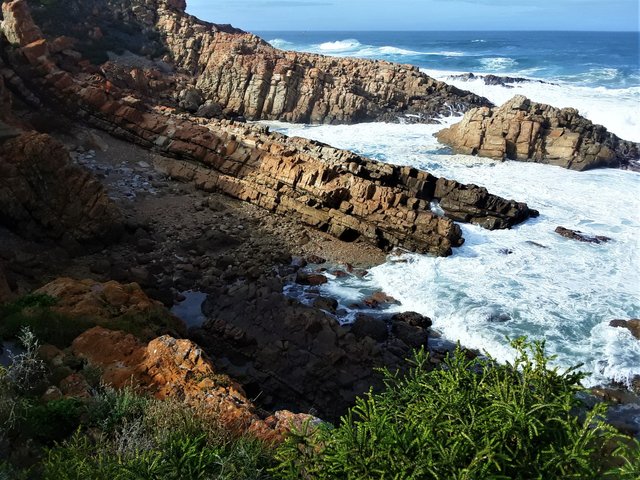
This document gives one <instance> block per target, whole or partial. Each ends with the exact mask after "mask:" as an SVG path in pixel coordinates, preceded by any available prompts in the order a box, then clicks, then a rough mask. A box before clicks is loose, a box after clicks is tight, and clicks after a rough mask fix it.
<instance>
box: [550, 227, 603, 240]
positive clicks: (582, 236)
mask: <svg viewBox="0 0 640 480" xmlns="http://www.w3.org/2000/svg"><path fill="white" fill-rule="evenodd" d="M555 232H556V233H557V234H558V235H561V236H563V237H565V238H569V239H571V240H577V241H579V242H585V243H607V242H610V241H611V239H610V238H609V237H605V236H603V235H587V234H586V233H582V232H581V231H579V230H571V229H570V228H565V227H557V228H556V229H555Z"/></svg>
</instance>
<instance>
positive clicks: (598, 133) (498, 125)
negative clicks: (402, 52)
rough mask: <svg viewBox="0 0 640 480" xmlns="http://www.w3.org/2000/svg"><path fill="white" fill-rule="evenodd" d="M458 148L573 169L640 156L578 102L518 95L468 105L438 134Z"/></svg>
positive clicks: (633, 146)
mask: <svg viewBox="0 0 640 480" xmlns="http://www.w3.org/2000/svg"><path fill="white" fill-rule="evenodd" d="M436 136H437V138H438V140H439V141H441V142H442V143H445V144H447V145H450V146H452V147H453V150H454V151H455V152H456V153H462V154H465V155H478V156H481V157H489V158H495V159H499V160H504V159H510V160H521V161H528V162H537V163H547V164H551V165H559V166H562V167H565V168H570V169H572V170H587V169H590V168H596V167H617V166H621V165H624V164H626V163H627V162H629V161H630V160H635V159H637V158H638V157H640V146H639V145H638V144H637V143H634V142H628V141H625V140H621V139H619V138H618V137H617V136H616V135H614V134H612V133H610V132H608V131H607V129H606V128H604V127H603V126H602V125H594V124H593V123H591V122H590V121H589V120H587V119H586V118H584V117H581V116H580V115H579V113H578V111H577V110H576V109H574V108H563V109H559V108H555V107H551V106H549V105H545V104H542V103H535V102H532V101H530V100H529V99H527V98H526V97H524V96H522V95H516V96H515V97H513V98H512V99H511V100H509V101H508V102H506V103H505V104H504V105H502V106H501V107H499V108H488V107H482V108H477V109H473V110H470V111H468V112H467V113H466V114H465V115H464V117H463V119H462V120H461V121H460V122H459V123H457V124H455V125H453V126H451V127H449V128H446V129H444V130H441V131H440V132H438V133H437V134H436Z"/></svg>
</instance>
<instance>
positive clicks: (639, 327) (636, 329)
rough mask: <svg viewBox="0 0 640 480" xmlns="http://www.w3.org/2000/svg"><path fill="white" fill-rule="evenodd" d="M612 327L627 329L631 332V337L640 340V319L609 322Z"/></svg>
mask: <svg viewBox="0 0 640 480" xmlns="http://www.w3.org/2000/svg"><path fill="white" fill-rule="evenodd" d="M609 325H610V326H611V327H617V328H626V329H627V330H629V331H630V332H631V335H633V336H634V337H636V338H637V339H638V340H640V319H637V318H633V319H631V320H620V319H617V320H611V321H610V322H609Z"/></svg>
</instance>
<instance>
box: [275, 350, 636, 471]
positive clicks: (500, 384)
mask: <svg viewBox="0 0 640 480" xmlns="http://www.w3.org/2000/svg"><path fill="white" fill-rule="evenodd" d="M513 347H514V348H515V349H516V351H517V358H516V360H515V362H514V363H513V364H505V365H500V364H497V363H496V362H494V361H491V360H489V361H486V360H481V359H472V360H469V359H467V357H466V356H465V354H464V352H463V351H462V350H461V349H458V350H457V351H456V352H455V353H453V354H451V355H449V357H448V358H447V359H446V361H445V362H444V365H443V367H442V368H439V369H436V370H431V371H430V369H429V368H427V366H428V356H427V354H425V353H424V351H419V352H417V353H416V354H415V356H414V359H413V366H412V368H411V369H410V371H409V373H408V374H406V375H405V376H399V375H398V374H394V373H391V372H389V371H384V375H385V385H386V388H385V389H384V391H382V392H381V393H372V392H370V393H369V394H367V395H366V396H365V397H363V398H360V399H358V400H357V403H356V405H355V406H354V407H353V408H352V409H351V410H350V411H349V413H348V414H347V415H346V416H345V417H343V418H342V420H341V423H340V425H339V426H338V427H336V428H333V427H331V426H327V425H324V426H322V427H320V428H314V429H310V428H307V429H303V430H302V431H300V432H296V433H294V434H292V435H291V436H290V437H289V438H288V439H287V441H286V442H285V443H284V445H282V446H281V447H280V448H279V450H278V452H277V459H278V462H279V465H278V467H277V468H276V469H275V470H274V472H275V473H276V474H277V475H278V476H280V477H281V478H287V479H294V478H308V479H337V478H340V479H364V478H368V479H369V478H370V479H375V478H379V479H382V478H394V479H430V478H432V479H460V480H462V479H485V478H491V479H530V478H539V479H552V478H580V479H602V478H612V479H621V478H629V479H637V478H640V476H639V475H638V474H640V463H639V462H640V460H639V458H640V457H639V456H638V454H639V453H640V449H639V445H638V442H632V441H630V440H629V439H628V438H624V437H622V436H620V435H619V434H617V432H616V431H615V430H614V429H613V428H612V427H611V426H609V425H607V424H605V423H604V422H603V420H602V418H603V415H604V413H605V410H606V407H605V406H604V405H602V404H601V405H598V406H596V407H595V408H593V409H592V410H590V411H589V410H588V409H587V408H586V406H585V405H583V404H582V403H581V402H580V400H578V397H577V396H576V394H577V393H578V392H579V391H581V390H582V387H581V385H580V381H581V380H582V379H583V378H584V374H582V373H580V372H578V371H577V369H576V368H573V369H569V370H567V371H565V372H560V371H559V370H558V369H557V368H550V366H549V361H550V360H551V358H550V357H548V356H546V355H545V351H544V343H534V344H528V343H526V342H525V341H524V340H522V339H519V340H516V341H515V342H513Z"/></svg>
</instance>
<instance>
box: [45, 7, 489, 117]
mask: <svg viewBox="0 0 640 480" xmlns="http://www.w3.org/2000/svg"><path fill="white" fill-rule="evenodd" d="M62 3H64V6H62ZM77 3H79V2H77V1H75V2H73V1H66V2H59V8H61V9H62V8H63V9H64V11H67V12H70V11H73V10H74V9H76V10H77V11H78V14H79V15H78V18H81V19H82V22H80V23H77V22H76V23H74V22H70V21H69V19H67V20H65V17H64V15H60V18H59V19H58V18H57V17H56V20H55V21H54V20H52V21H51V25H50V26H49V25H48V26H47V29H46V30H48V31H50V32H51V33H52V34H53V35H74V36H77V37H81V38H84V39H85V40H86V41H87V42H89V43H92V44H97V43H105V39H107V38H108V37H109V36H111V38H112V39H113V40H112V41H111V42H112V43H113V44H114V45H119V43H118V36H117V35H115V34H114V33H113V32H112V31H110V30H113V26H112V25H110V23H109V22H110V21H112V19H113V16H114V15H116V18H117V20H118V21H119V22H123V23H125V24H127V25H129V26H131V27H132V28H135V29H136V30H138V31H141V32H144V31H145V30H146V31H156V32H158V33H159V34H160V36H161V37H162V43H163V46H164V47H165V48H166V50H167V52H166V53H167V58H168V59H170V61H171V62H172V63H174V64H175V66H176V67H177V68H178V70H179V71H180V72H184V73H186V74H188V76H189V77H190V78H191V79H192V81H190V84H191V87H195V88H196V89H197V90H198V91H199V93H200V94H201V101H200V102H201V103H203V104H204V103H205V101H208V102H209V105H214V106H219V107H220V109H221V110H224V111H226V112H227V113H228V114H233V115H241V116H244V117H245V118H247V119H252V120H258V119H272V120H283V121H289V122H312V123H351V122H357V121H371V120H387V121H394V120H397V117H398V116H404V117H405V118H406V119H408V120H417V121H431V120H432V119H434V117H437V116H440V115H450V114H451V113H452V112H462V111H465V110H467V109H468V108H469V107H470V106H481V105H490V102H489V101H488V100H486V99H484V98H482V97H479V96H477V95H474V94H472V93H470V92H466V91H462V90H459V89H457V88H455V87H452V86H450V85H447V84H445V83H443V82H439V81H437V80H434V79H433V78H430V77H428V76H427V75H425V74H423V73H421V72H420V71H419V69H418V68H416V67H412V66H409V65H397V64H392V63H388V62H383V61H371V60H358V59H340V58H332V57H325V56H321V55H313V54H307V53H296V52H285V51H281V50H278V49H275V48H273V47H272V46H270V45H269V44H267V43H266V42H265V41H263V40H262V39H260V38H258V37H257V36H255V35H252V34H249V33H246V32H242V31H240V30H237V29H233V28H230V27H229V26H222V25H214V24H210V23H207V22H202V21H200V20H198V19H196V18H194V17H192V16H189V15H187V14H185V13H184V8H183V4H184V3H185V2H182V1H180V2H176V1H167V0H134V1H130V0H103V1H97V0H82V2H81V3H82V4H84V5H82V6H79V5H76V4H77ZM105 3H107V4H108V5H109V8H105ZM47 8H48V9H49V10H52V9H53V8H54V7H52V6H48V7H47ZM80 13H82V16H80ZM43 16H44V15H43ZM50 16H53V15H50ZM110 16H111V18H110ZM93 24H95V25H103V27H102V28H100V31H101V35H104V38H103V37H101V39H100V42H96V41H95V39H93V38H91V35H90V34H91V32H93V31H94V30H95V28H96V27H92V25H93ZM151 41H152V40H151ZM151 50H158V49H157V48H156V47H154V48H152V49H151ZM407 114H408V115H409V116H407Z"/></svg>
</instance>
